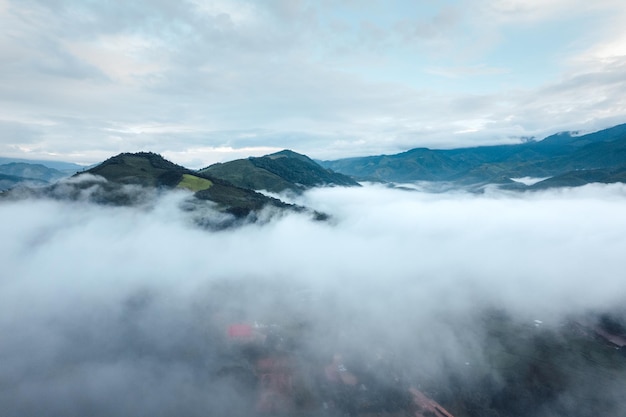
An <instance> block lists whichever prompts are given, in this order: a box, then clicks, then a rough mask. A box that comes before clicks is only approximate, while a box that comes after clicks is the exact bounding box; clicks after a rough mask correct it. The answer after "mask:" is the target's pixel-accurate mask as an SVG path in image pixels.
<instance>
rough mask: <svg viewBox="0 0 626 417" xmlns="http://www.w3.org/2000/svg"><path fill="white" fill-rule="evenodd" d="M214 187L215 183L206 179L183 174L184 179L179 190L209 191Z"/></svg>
mask: <svg viewBox="0 0 626 417" xmlns="http://www.w3.org/2000/svg"><path fill="white" fill-rule="evenodd" d="M212 186H213V183H212V182H211V181H210V180H207V179H206V178H200V177H196V176H195V175H189V174H183V179H182V180H181V181H180V182H179V183H178V186H177V187H178V188H185V189H187V190H190V191H194V192H196V191H202V190H207V189H209V188H211V187H212Z"/></svg>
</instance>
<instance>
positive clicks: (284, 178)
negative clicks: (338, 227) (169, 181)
mask: <svg viewBox="0 0 626 417" xmlns="http://www.w3.org/2000/svg"><path fill="white" fill-rule="evenodd" d="M198 174H200V175H210V176H212V177H216V178H221V179H223V180H226V181H229V182H231V183H232V184H235V185H237V186H239V187H242V188H248V189H252V190H267V191H271V192H275V193H280V192H283V191H286V190H289V191H293V192H300V191H303V190H306V189H308V188H311V187H318V186H332V185H340V186H358V185H359V184H358V183H357V182H356V181H354V180H353V179H352V178H350V177H348V176H346V175H343V174H338V173H336V172H333V171H331V170H328V169H325V168H323V167H321V166H320V165H319V164H317V163H316V162H315V161H313V160H312V159H310V158H309V157H307V156H305V155H301V154H299V153H296V152H293V151H289V150H284V151H280V152H277V153H274V154H271V155H266V156H262V157H259V158H248V159H239V160H236V161H231V162H226V163H222V164H214V165H211V166H209V167H207V168H204V169H201V170H200V171H198Z"/></svg>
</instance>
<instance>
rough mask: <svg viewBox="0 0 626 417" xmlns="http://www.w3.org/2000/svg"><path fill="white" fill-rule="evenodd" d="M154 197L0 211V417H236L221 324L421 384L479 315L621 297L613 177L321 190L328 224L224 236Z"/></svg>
mask: <svg viewBox="0 0 626 417" xmlns="http://www.w3.org/2000/svg"><path fill="white" fill-rule="evenodd" d="M162 197H163V198H162V199H161V200H160V202H159V203H157V204H153V205H150V206H147V207H146V206H144V207H142V209H141V210H137V209H132V208H119V207H118V208H115V207H102V206H93V205H90V204H77V203H67V202H60V201H41V200H40V201H22V202H3V203H2V204H0V216H1V217H2V218H3V219H5V221H3V222H2V223H1V224H0V233H1V234H2V236H3V239H2V240H1V241H0V263H1V264H2V274H1V276H0V331H1V332H2V334H4V335H7V337H4V338H3V340H2V342H0V359H1V360H2V363H4V364H5V366H4V371H3V374H2V375H1V376H0V382H1V383H2V385H3V387H4V389H3V393H2V394H1V395H0V405H1V406H2V409H3V410H4V411H3V413H5V415H7V416H18V415H25V414H42V413H45V414H46V415H53V416H54V415H86V414H89V415H94V416H99V415H103V416H104V415H120V416H125V415H128V416H130V415H156V416H169V415H181V414H182V415H190V416H195V415H206V413H207V412H208V411H207V410H213V411H211V412H214V411H215V410H227V409H229V407H232V406H233V405H234V404H239V405H240V406H241V409H239V408H237V407H235V409H234V410H230V409H229V410H230V411H229V412H228V413H229V415H246V412H247V411H249V409H248V408H246V404H245V399H246V398H249V397H248V396H247V395H246V394H245V393H242V392H240V391H237V389H236V387H233V386H231V385H229V384H226V383H224V382H223V381H221V380H220V379H219V378H216V376H215V375H216V372H217V370H218V369H220V366H221V365H222V364H223V363H224V361H225V360H226V359H225V358H224V357H223V356H220V355H221V354H222V353H223V352H222V349H223V348H221V347H220V346H221V345H220V343H221V342H220V340H222V339H221V338H222V337H223V336H221V335H223V332H224V328H223V325H225V324H222V325H220V324H219V323H220V322H219V320H218V321H216V317H231V318H232V320H249V321H253V320H257V321H260V322H277V323H289V321H290V320H293V319H294V318H297V319H298V320H303V321H305V322H307V323H309V324H310V325H311V327H310V330H309V331H310V334H309V336H310V337H304V338H303V339H302V340H301V342H302V343H304V344H305V345H306V346H307V347H308V348H310V349H311V350H312V351H314V352H319V354H320V355H322V356H323V355H324V354H326V353H328V354H331V353H332V352H334V351H337V350H341V351H343V352H344V353H347V355H348V356H356V355H359V354H371V353H372V352H371V350H372V349H374V348H376V349H381V350H382V351H391V352H395V353H396V354H397V355H399V356H397V358H403V359H400V363H401V364H402V368H403V369H405V372H406V373H407V375H408V376H409V377H410V378H411V380H416V379H417V380H418V381H419V380H421V381H426V380H427V379H425V376H424V375H430V377H431V378H435V379H437V378H443V379H444V380H445V378H446V377H445V375H447V374H446V373H447V372H448V370H449V369H450V368H449V367H451V368H452V369H460V368H459V367H465V366H466V365H464V364H465V363H466V362H468V363H473V364H483V365H481V366H486V365H485V363H486V359H485V355H486V350H488V345H486V342H485V340H486V339H484V338H485V337H487V336H486V335H485V334H484V332H485V329H484V328H483V327H482V324H481V321H480V319H479V317H480V314H481V313H482V312H484V311H485V310H486V309H487V310H491V309H496V310H501V311H504V312H506V314H509V315H510V316H511V317H512V318H513V320H514V321H515V322H516V323H517V322H519V323H526V324H529V325H532V323H533V320H535V319H539V320H541V321H542V322H543V323H544V325H545V326H546V328H547V329H557V328H559V326H560V325H561V324H562V323H563V320H565V319H566V318H568V317H571V316H573V315H574V316H575V315H579V314H584V313H586V312H589V311H621V310H620V308H621V307H620V306H623V305H624V301H625V300H624V296H623V291H622V289H623V279H622V275H623V274H622V272H623V262H622V259H623V253H624V251H625V250H626V240H625V239H624V233H623V231H624V230H625V229H626V221H624V216H623V215H622V213H623V212H624V205H625V202H626V188H625V187H624V185H623V184H617V185H608V186H605V185H591V186H585V187H581V188H577V189H562V190H558V191H550V192H542V193H533V194H507V193H502V192H499V191H488V192H487V193H486V194H484V195H470V194H464V193H448V194H428V193H423V192H407V191H399V190H391V189H386V188H383V187H378V186H367V187H363V188H361V189H342V188H331V189H319V190H313V191H311V192H308V193H306V194H305V195H304V196H302V197H301V198H300V199H299V200H298V202H300V203H302V204H307V205H309V206H311V207H313V208H315V209H317V210H320V211H324V212H327V213H329V214H331V215H332V221H331V222H326V223H320V222H311V221H310V220H309V219H308V218H307V217H306V216H300V215H287V216H283V217H281V218H278V219H275V220H274V221H271V222H269V223H266V224H264V225H252V224H251V225H246V226H243V227H239V228H236V229H232V230H228V231H221V232H211V231H205V230H201V229H198V228H197V227H195V226H194V225H193V224H192V223H191V222H189V219H188V217H187V216H185V215H184V213H183V212H181V208H180V201H181V200H180V197H176V196H172V197H171V198H170V197H168V196H167V195H165V196H162ZM303 297H304V298H303ZM221 326H222V327H221ZM220 352H222V353H220ZM324 352H325V353H324ZM404 359H406V361H407V363H404ZM464 369H465V368H464ZM491 372H494V373H495V374H497V373H498V372H497V371H496V370H492V371H491ZM480 375H482V373H481V374H480ZM420 378H421V379H420ZM587 394H589V393H587ZM596 394H597V393H596ZM596 394H593V395H596ZM597 395H600V394H597ZM602 395H605V396H607V395H609V394H608V393H607V392H605V393H603V394H602ZM575 398H576V397H574V399H572V401H574V407H575V403H576V401H578V400H576V399H575ZM602 398H605V397H602ZM605 399H606V398H605ZM620 404H621V405H620ZM623 405H624V404H623V401H622V402H619V401H618V402H617V404H616V405H615V407H620V406H622V407H623ZM614 410H615V409H614ZM224 412H226V411H224ZM553 415H567V414H558V412H555V414H553Z"/></svg>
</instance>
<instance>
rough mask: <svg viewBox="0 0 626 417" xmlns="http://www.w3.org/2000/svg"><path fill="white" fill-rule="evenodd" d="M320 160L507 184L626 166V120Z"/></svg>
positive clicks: (393, 174)
mask: <svg viewBox="0 0 626 417" xmlns="http://www.w3.org/2000/svg"><path fill="white" fill-rule="evenodd" d="M321 164H322V165H323V166H324V167H326V168H329V169H332V170H335V171H337V172H341V173H344V174H346V175H351V176H353V177H355V178H359V179H363V180H373V181H391V182H411V181H453V182H457V183H461V184H485V183H501V184H503V183H508V182H510V181H511V180H510V179H511V178H516V177H526V176H530V177H553V176H559V175H564V174H566V173H568V172H573V171H580V170H603V169H608V170H618V169H620V168H622V167H626V124H623V125H619V126H615V127H612V128H609V129H605V130H602V131H599V132H595V133H591V134H587V135H577V134H573V133H559V134H556V135H552V136H549V137H547V138H545V139H544V140H541V141H537V142H526V143H520V144H516V145H498V146H480V147H473V148H458V149H448V150H433V149H427V148H416V149H412V150H409V151H407V152H402V153H399V154H395V155H379V156H368V157H361V158H347V159H340V160H336V161H323V162H321ZM587 178H590V179H591V178H594V177H593V176H587ZM615 178H619V176H618V177H615Z"/></svg>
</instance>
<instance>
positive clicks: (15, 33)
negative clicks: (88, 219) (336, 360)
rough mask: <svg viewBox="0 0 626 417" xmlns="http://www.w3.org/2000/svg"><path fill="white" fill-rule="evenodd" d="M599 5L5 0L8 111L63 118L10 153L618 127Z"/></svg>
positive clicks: (431, 139)
mask: <svg viewBox="0 0 626 417" xmlns="http://www.w3.org/2000/svg"><path fill="white" fill-rule="evenodd" d="M578 3H580V4H578ZM583 3H585V2H582V3H581V2H577V3H576V5H575V7H574V6H572V5H571V3H568V2H563V1H560V0H559V1H551V2H543V3H541V4H539V3H538V2H525V3H523V4H522V3H520V2H515V1H501V2H488V4H487V3H485V4H482V3H479V4H478V5H475V4H469V3H466V2H458V3H456V4H454V5H448V6H440V5H435V4H432V3H424V4H422V3H420V4H409V3H406V2H400V1H398V2H391V3H389V2H381V1H370V2H368V4H367V7H363V6H362V4H363V3H362V2H359V3H356V2H351V1H345V2H326V1H322V2H311V1H299V2H282V1H272V2H264V3H258V2H249V1H219V2H211V3H210V4H209V3H206V2H199V1H183V2H178V3H176V4H170V3H168V2H163V1H158V2H154V1H153V2H147V1H138V2H133V4H132V5H129V4H127V3H124V2H107V3H102V4H100V3H85V2H80V1H75V0H59V1H55V2H43V1H35V0H31V1H25V2H21V1H20V2H17V1H13V2H11V1H8V2H4V3H3V7H2V8H0V24H2V26H3V28H5V30H4V31H3V33H2V35H0V57H1V58H2V62H3V63H4V65H3V66H2V67H1V68H0V74H1V75H2V78H3V80H4V82H3V83H2V85H0V102H1V103H2V105H3V108H5V109H7V110H6V111H5V113H4V114H3V119H4V120H5V121H6V122H7V123H22V122H23V121H24V120H30V121H35V122H37V121H47V122H51V124H49V125H47V126H46V128H45V129H39V127H37V134H36V135H35V137H34V138H33V137H32V136H28V137H26V136H24V138H22V136H20V135H14V136H11V135H9V136H4V137H2V138H0V153H2V154H3V155H6V156H13V157H20V156H21V157H24V156H26V157H33V158H42V157H49V156H50V155H64V156H66V159H68V160H72V161H75V162H82V163H95V162H98V161H101V160H103V159H105V158H106V157H109V156H111V155H112V154H115V153H118V152H123V151H138V150H150V151H155V152H161V153H165V152H168V153H170V154H172V155H180V156H181V158H184V159H180V160H176V161H175V162H178V163H181V164H183V165H185V164H187V163H189V162H193V164H194V165H195V164H198V165H200V166H203V165H208V163H209V162H211V161H213V160H215V159H216V158H217V157H216V156H207V159H206V161H204V162H200V163H198V160H199V158H200V156H199V155H196V156H192V155H191V153H192V152H193V150H194V149H211V148H215V149H223V148H228V147H231V148H233V149H239V150H240V151H241V150H242V149H249V148H255V149H256V150H255V151H253V152H252V153H253V154H258V152H260V149H262V148H267V147H272V148H292V149H297V150H299V151H301V152H305V153H308V154H311V156H313V157H317V158H333V159H334V158H338V157H343V156H355V155H356V154H371V153H393V152H397V151H402V150H406V149H407V148H412V147H417V146H431V147H450V146H472V145H477V144H487V143H502V142H510V141H511V140H512V139H511V138H512V137H515V136H518V137H519V136H540V135H541V134H543V133H545V134H550V133H553V132H554V131H556V130H561V129H573V130H585V129H586V130H590V129H593V128H601V127H608V126H609V125H610V124H612V123H615V122H616V121H618V122H619V121H623V120H619V119H620V118H623V114H624V113H623V103H622V99H621V97H623V94H622V89H621V86H620V85H619V83H617V82H616V80H617V79H618V78H619V76H620V75H622V72H623V71H622V70H623V68H621V65H620V62H621V58H620V53H621V52H620V51H621V50H622V49H623V48H622V46H621V43H620V42H621V41H620V39H622V38H623V36H622V35H623V33H622V32H623V29H622V28H621V26H620V24H621V22H622V21H623V19H620V18H619V17H620V16H623V13H624V8H623V5H622V4H621V3H620V2H616V1H603V2H600V3H597V2H594V3H593V4H591V3H589V2H587V3H585V4H583ZM514 11H515V12H514ZM583 16H588V17H584V18H583ZM587 19H588V20H587ZM561 25H564V26H563V27H565V25H566V26H567V27H568V28H572V27H581V30H579V31H575V32H574V31H572V37H571V39H570V38H569V37H567V36H562V37H558V36H556V37H555V36H554V31H556V29H555V28H557V27H561ZM543 33H546V36H547V37H549V39H548V40H550V42H543V41H541V42H537V41H536V40H535V41H533V39H536V38H537V39H543V38H542V37H540V36H530V35H533V34H535V35H536V34H543ZM559 33H565V32H561V31H559ZM553 38H554V39H553ZM529 51H530V52H529ZM520 56H524V59H523V60H521V59H519V57H520ZM529 68H532V71H529ZM539 68H541V71H539V70H538V69H539ZM501 69H502V70H501ZM503 69H506V70H503ZM589 77H594V78H595V80H596V83H593V84H591V83H589V82H587V80H588V78H589ZM565 85H568V86H569V87H568V88H569V89H570V93H568V94H567V95H566V96H563V95H562V94H561V93H560V92H559V91H557V90H561V91H562V88H563V87H564V86H565ZM615 87H617V88H615ZM598 88H600V89H601V90H602V92H603V94H602V96H601V97H599V98H598V99H596V100H595V103H594V104H592V105H590V104H589V101H590V100H589V98H590V97H594V96H595V92H596V91H597V89H598ZM565 100H567V102H564V101H565ZM459 103H467V104H468V105H467V106H461V105H459ZM472 104H475V105H472ZM546 109H548V111H546ZM546 115H549V116H548V117H546ZM459 125H462V126H459ZM463 125H467V126H463ZM476 125H481V126H483V128H482V129H479V130H477V131H476V132H475V134H474V135H468V134H457V133H455V132H466V131H468V130H471V129H474V128H475V126H476ZM137 127H143V128H142V129H136V128H137ZM146 127H149V128H146ZM250 132H252V133H254V135H253V136H247V137H246V138H242V137H241V135H243V134H249V133H250ZM229 135H231V136H230V137H229ZM23 140H24V141H29V142H28V146H24V145H25V143H24V142H23ZM25 153H26V154H25Z"/></svg>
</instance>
